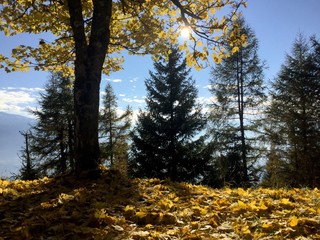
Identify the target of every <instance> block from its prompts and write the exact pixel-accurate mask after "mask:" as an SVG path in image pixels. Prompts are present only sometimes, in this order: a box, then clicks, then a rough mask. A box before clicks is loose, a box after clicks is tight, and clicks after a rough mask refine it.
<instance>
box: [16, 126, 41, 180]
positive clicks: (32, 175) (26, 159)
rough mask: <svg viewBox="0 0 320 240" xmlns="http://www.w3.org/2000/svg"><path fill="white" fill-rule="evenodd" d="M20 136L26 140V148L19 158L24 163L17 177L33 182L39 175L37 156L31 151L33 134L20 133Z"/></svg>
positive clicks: (22, 150)
mask: <svg viewBox="0 0 320 240" xmlns="http://www.w3.org/2000/svg"><path fill="white" fill-rule="evenodd" d="M20 134H21V135H22V136H23V138H24V146H23V147H22V149H21V151H20V153H21V154H20V155H19V158H20V159H21V161H22V166H21V168H20V173H19V174H18V176H17V177H18V178H21V179H22V180H33V179H36V178H37V177H38V173H37V170H36V166H35V163H34V162H35V161H34V159H35V156H34V154H33V153H32V151H31V149H30V145H31V142H30V138H31V132H30V131H27V132H20Z"/></svg>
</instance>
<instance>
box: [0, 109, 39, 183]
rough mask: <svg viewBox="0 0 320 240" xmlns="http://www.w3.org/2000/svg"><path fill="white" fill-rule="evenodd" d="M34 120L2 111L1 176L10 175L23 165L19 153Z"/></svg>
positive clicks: (0, 122) (0, 124)
mask: <svg viewBox="0 0 320 240" xmlns="http://www.w3.org/2000/svg"><path fill="white" fill-rule="evenodd" d="M33 121H34V120H33V119H32V118H27V117H23V116H20V115H15V114H8V113H5V112H0V177H10V176H11V175H12V173H17V172H18V171H19V169H20V166H21V160H20V159H19V157H18V153H19V151H20V150H21V148H22V146H23V140H24V139H23V136H22V135H21V134H20V133H19V131H26V130H28V129H29V127H30V124H31V123H32V122H33Z"/></svg>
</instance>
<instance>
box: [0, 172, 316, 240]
mask: <svg viewBox="0 0 320 240" xmlns="http://www.w3.org/2000/svg"><path fill="white" fill-rule="evenodd" d="M319 199H320V191H319V190H318V189H313V190H311V189H278V190H276V189H263V188H258V189H242V188H238V189H229V188H226V189H221V190H219V189H211V188H206V187H204V186H195V185H191V184H186V183H172V182H170V181H160V180H158V179H149V180H141V179H134V180H126V179H124V178H122V177H121V176H116V177H115V176H114V175H113V176H112V177H111V176H110V174H109V173H108V171H105V172H104V174H103V177H102V178H101V179H99V180H97V181H95V182H93V181H83V180H82V181H79V180H78V179H75V178H73V177H71V176H64V177H58V178H53V179H48V178H45V179H41V180H35V181H4V180H1V181H0V215H1V216H3V218H2V219H1V220H0V224H1V229H0V236H1V237H5V238H11V239H19V238H20V239H21V238H22V239H31V238H34V239H40V238H44V239H49V238H50V237H56V238H59V239H67V238H70V236H73V237H74V238H78V239H92V238H94V239H115V240H116V239H150V240H151V239H159V240H160V239H161V240H162V239H184V240H187V239H189V240H191V239H199V240H200V239H223V238H229V239H297V238H299V239H317V238H320V231H319V229H320V202H319ZM0 239H1V238H0Z"/></svg>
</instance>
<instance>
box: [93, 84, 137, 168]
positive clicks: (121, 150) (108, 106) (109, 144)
mask: <svg viewBox="0 0 320 240" xmlns="http://www.w3.org/2000/svg"><path fill="white" fill-rule="evenodd" d="M131 116H132V110H131V109H130V107H129V106H128V107H127V109H126V110H125V111H124V113H123V114H119V109H118V104H117V97H116V95H115V94H114V92H113V89H112V86H111V85H110V84H109V83H108V84H107V86H106V89H105V96H104V99H103V108H102V110H101V111H100V117H99V135H100V151H101V160H102V163H103V164H105V165H107V166H110V167H112V168H115V169H117V170H120V171H121V172H122V173H123V174H126V172H127V158H128V156H127V155H128V148H129V145H128V140H129V131H130V127H131Z"/></svg>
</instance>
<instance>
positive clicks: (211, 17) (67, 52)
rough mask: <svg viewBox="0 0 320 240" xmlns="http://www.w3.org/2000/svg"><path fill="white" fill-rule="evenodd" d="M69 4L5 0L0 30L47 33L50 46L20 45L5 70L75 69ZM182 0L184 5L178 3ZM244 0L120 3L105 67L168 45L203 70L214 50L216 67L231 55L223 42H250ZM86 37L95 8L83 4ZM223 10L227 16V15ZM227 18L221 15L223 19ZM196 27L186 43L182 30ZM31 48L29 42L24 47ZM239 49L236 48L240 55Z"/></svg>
mask: <svg viewBox="0 0 320 240" xmlns="http://www.w3.org/2000/svg"><path fill="white" fill-rule="evenodd" d="M63 2H64V1H45V0H39V1H29V0H28V1H20V0H19V1H13V0H8V1H2V8H1V10H0V31H3V32H4V33H5V35H7V36H11V35H16V34H20V33H32V34H44V33H45V37H46V38H47V39H45V40H46V41H45V44H41V45H38V46H25V47H22V48H21V47H19V46H18V47H17V48H16V49H15V52H14V53H13V56H12V58H10V57H9V56H6V57H7V58H5V59H3V58H2V59H1V58H0V64H1V65H0V67H1V68H6V69H5V70H6V71H7V72H11V71H17V70H19V71H26V70H28V67H34V68H35V69H36V70H52V71H63V72H65V73H66V74H70V72H72V70H73V66H72V63H73V61H74V57H75V56H74V43H73V38H72V32H71V27H70V24H69V22H70V21H69V14H68V10H67V7H66V4H64V3H63ZM177 2H179V3H180V2H181V4H180V5H179V4H177ZM245 4H246V3H245V2H244V1H243V0H237V1H236V0H233V1H222V0H219V1H217V0H197V1H196V0H194V1H177V0H176V1H173V0H172V1H162V0H155V1H150V0H144V1H114V2H113V15H112V18H111V26H110V28H111V29H110V30H111V35H110V45H109V48H108V53H107V58H106V61H105V64H104V73H106V74H109V73H110V72H112V71H118V70H120V69H122V68H121V64H122V62H123V58H122V57H121V52H122V51H123V50H124V49H126V50H127V51H129V53H135V54H148V53H150V54H153V55H154V56H155V58H157V57H158V55H159V54H161V52H163V51H165V49H166V48H167V46H168V44H176V43H178V44H181V45H183V47H182V49H183V50H184V51H185V52H186V55H187V59H188V65H189V66H195V67H196V68H197V69H201V68H202V67H204V66H206V65H208V64H209V63H210V61H211V59H210V57H208V56H210V55H209V53H208V52H214V53H216V55H217V56H219V57H218V58H214V61H215V62H216V63H219V62H221V58H223V57H226V56H227V54H229V53H227V52H225V51H223V45H224V44H226V43H225V42H223V41H222V39H223V38H224V37H225V36H226V35H227V34H229V31H231V34H233V35H234V37H233V38H230V39H229V40H228V41H229V42H230V43H232V44H234V46H237V45H243V44H245V41H246V39H245V37H244V36H238V35H237V34H236V32H237V26H236V25H234V21H235V20H236V19H237V18H238V17H239V16H240V12H239V11H238V10H239V8H240V6H241V5H245ZM82 5H83V12H82V14H83V17H84V24H85V31H86V32H85V34H86V37H87V41H88V43H89V39H90V35H91V33H90V31H91V21H92V12H93V9H92V8H93V4H92V1H82ZM219 11H223V14H225V16H223V15H222V16H221V14H220V12H219ZM218 16H221V17H218ZM181 26H186V27H188V28H189V29H191V32H190V34H189V37H188V39H187V46H186V43H180V42H179V38H180V28H181ZM23 44H26V45H27V44H28V43H23ZM236 50H237V49H236V48H234V51H236Z"/></svg>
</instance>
